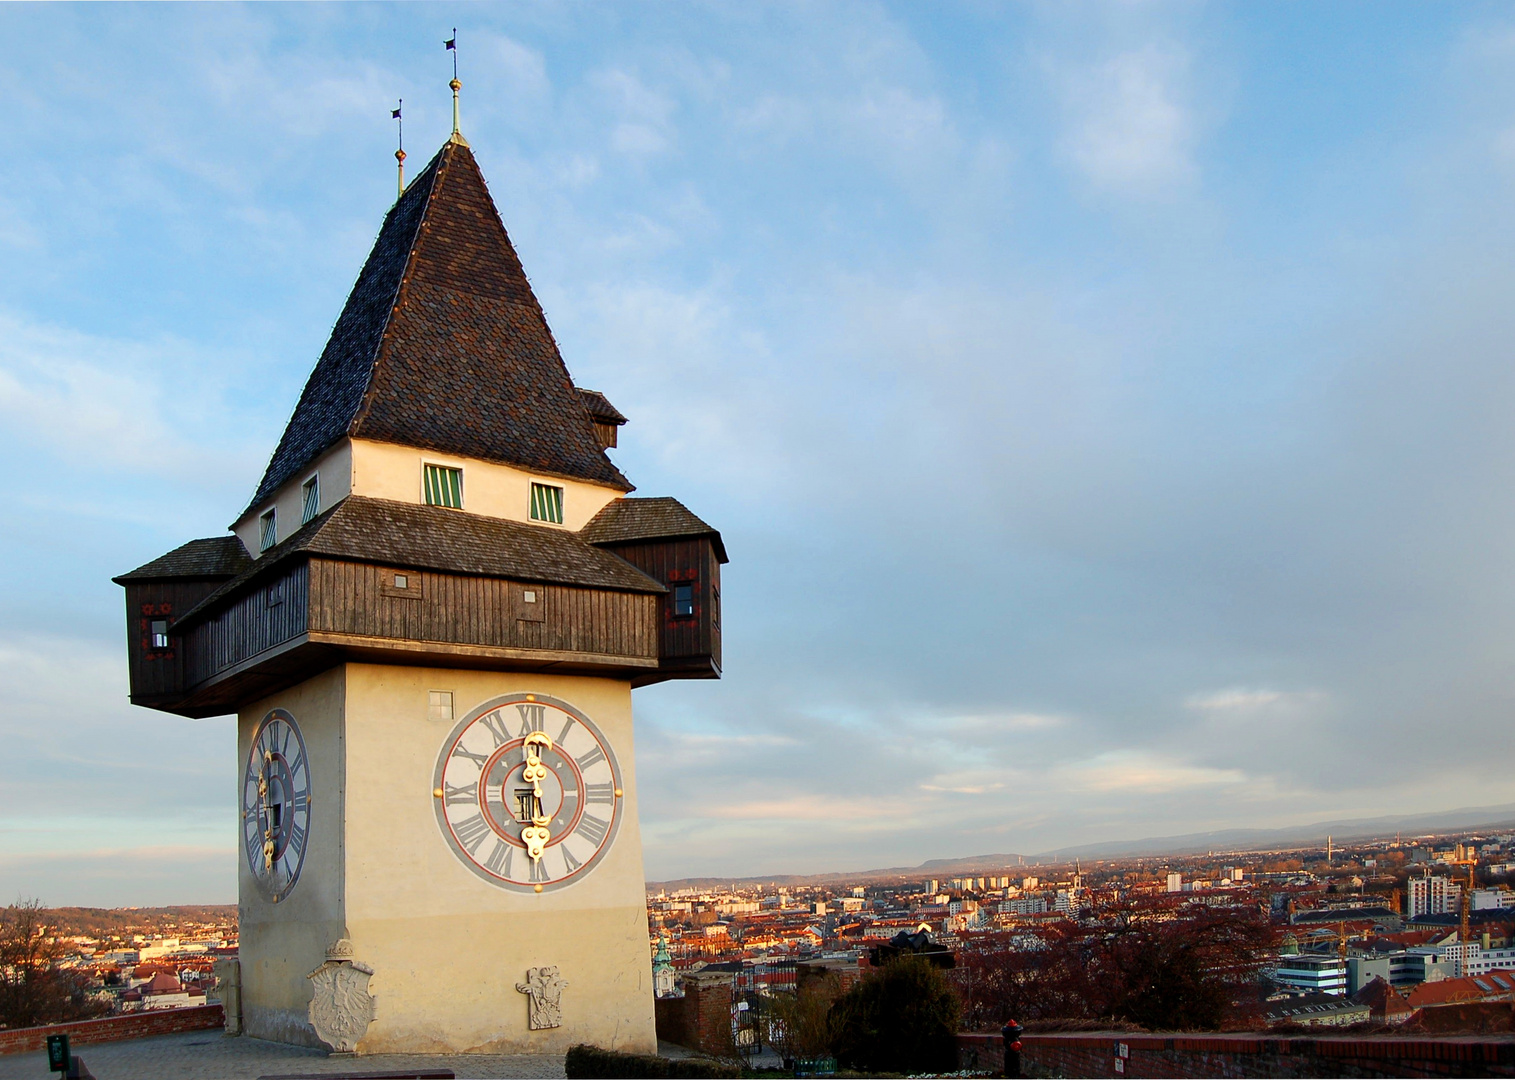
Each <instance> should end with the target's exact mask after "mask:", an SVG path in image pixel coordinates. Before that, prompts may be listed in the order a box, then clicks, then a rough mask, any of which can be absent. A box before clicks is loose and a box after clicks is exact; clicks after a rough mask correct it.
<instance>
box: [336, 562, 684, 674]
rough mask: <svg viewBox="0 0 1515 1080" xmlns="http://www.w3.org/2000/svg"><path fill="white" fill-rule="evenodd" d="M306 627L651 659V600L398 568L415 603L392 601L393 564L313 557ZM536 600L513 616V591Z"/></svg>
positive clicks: (654, 651) (516, 603) (654, 642)
mask: <svg viewBox="0 0 1515 1080" xmlns="http://www.w3.org/2000/svg"><path fill="white" fill-rule="evenodd" d="M310 572H311V597H312V603H311V618H310V629H311V630H312V631H323V632H327V633H338V634H356V635H361V636H363V637H378V638H401V639H404V640H407V641H435V642H446V643H451V644H458V645H484V646H493V647H497V648H509V649H541V650H544V651H551V652H579V653H593V654H598V655H601V656H625V657H632V658H640V659H655V658H656V657H657V655H658V639H657V626H656V618H657V614H656V612H657V602H658V597H657V596H655V595H652V594H648V593H622V592H610V591H608V590H603V589H588V588H578V587H574V586H568V585H547V584H541V583H532V582H518V581H507V580H504V579H502V578H486V577H466V576H463V575H460V574H438V573H432V572H430V571H425V570H421V571H416V570H405V569H403V568H402V569H399V570H398V572H399V573H402V574H404V575H406V577H407V579H408V586H409V588H415V587H416V586H417V585H419V592H420V597H419V599H410V598H407V597H403V596H398V595H396V593H397V590H395V589H394V588H393V586H392V581H393V577H394V574H395V573H396V569H395V568H386V567H380V566H373V565H370V564H368V563H354V562H339V561H336V560H331V559H312V560H311V562H310ZM524 589H530V590H531V591H533V592H535V593H537V594H538V601H537V602H538V603H540V604H541V605H542V609H541V617H540V618H536V619H526V618H522V617H520V616H521V611H522V608H521V602H522V601H521V595H520V594H521V592H522V591H523V590H524Z"/></svg>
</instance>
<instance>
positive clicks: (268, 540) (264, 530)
mask: <svg viewBox="0 0 1515 1080" xmlns="http://www.w3.org/2000/svg"><path fill="white" fill-rule="evenodd" d="M275 521H276V518H275V515H274V511H272V510H268V511H265V512H264V513H263V515H262V516H261V517H259V518H258V551H260V552H264V551H267V550H268V549H269V548H271V547H273V546H274V544H276V543H277V542H278V540H279V527H278V525H277V524H275Z"/></svg>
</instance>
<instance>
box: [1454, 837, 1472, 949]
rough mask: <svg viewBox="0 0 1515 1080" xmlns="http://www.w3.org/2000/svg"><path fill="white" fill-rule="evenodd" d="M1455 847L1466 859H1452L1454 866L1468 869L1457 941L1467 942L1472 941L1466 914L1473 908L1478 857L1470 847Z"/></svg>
mask: <svg viewBox="0 0 1515 1080" xmlns="http://www.w3.org/2000/svg"><path fill="white" fill-rule="evenodd" d="M1457 846H1458V848H1460V849H1461V852H1460V854H1465V855H1466V857H1465V858H1461V859H1453V860H1452V862H1453V864H1454V865H1457V866H1466V867H1467V868H1468V887H1467V888H1466V889H1464V890H1462V920H1461V922H1460V924H1459V927H1458V934H1457V940H1458V941H1463V942H1467V941H1471V940H1473V939H1472V938H1471V937H1470V936H1469V933H1468V912H1469V911H1470V910H1471V909H1472V906H1473V889H1474V888H1475V887H1476V882H1475V880H1474V877H1473V868H1474V867H1476V866H1477V865H1478V855H1477V853H1476V852H1474V851H1473V849H1472V848H1471V847H1467V848H1464V847H1463V846H1462V845H1461V844H1458V845H1457Z"/></svg>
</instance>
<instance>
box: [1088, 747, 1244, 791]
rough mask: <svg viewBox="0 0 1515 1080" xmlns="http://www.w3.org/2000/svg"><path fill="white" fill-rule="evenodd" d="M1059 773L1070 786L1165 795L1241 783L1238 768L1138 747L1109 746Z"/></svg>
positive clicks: (1242, 780)
mask: <svg viewBox="0 0 1515 1080" xmlns="http://www.w3.org/2000/svg"><path fill="white" fill-rule="evenodd" d="M1058 773H1059V774H1060V776H1061V777H1062V778H1063V779H1064V780H1065V782H1066V783H1067V784H1068V786H1069V787H1071V788H1073V789H1074V790H1085V791H1096V792H1102V793H1112V792H1126V793H1129V794H1133V795H1167V794H1172V793H1174V792H1178V791H1183V790H1186V789H1190V788H1206V787H1227V786H1231V785H1236V784H1242V783H1245V782H1246V780H1247V777H1246V774H1245V773H1243V772H1242V771H1241V770H1240V769H1214V768H1207V767H1204V766H1197V765H1190V764H1187V763H1186V762H1182V761H1177V760H1174V759H1171V758H1164V757H1161V756H1159V755H1157V754H1154V753H1148V752H1146V751H1141V750H1112V751H1108V752H1106V753H1103V754H1098V755H1096V756H1095V757H1093V758H1090V759H1088V760H1087V761H1082V762H1077V763H1074V764H1071V765H1067V766H1064V767H1062V768H1060V769H1059V770H1058Z"/></svg>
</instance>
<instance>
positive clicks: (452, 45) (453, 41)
mask: <svg viewBox="0 0 1515 1080" xmlns="http://www.w3.org/2000/svg"><path fill="white" fill-rule="evenodd" d="M457 34H458V32H457V31H456V30H454V31H453V36H452V37H450V38H448V39H447V40H446V41H444V42H442V44H443V45H445V46H447V47H448V48H449V49H456V48H457V47H458V36H457Z"/></svg>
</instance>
